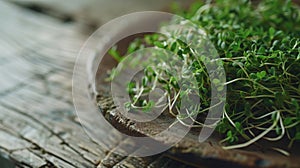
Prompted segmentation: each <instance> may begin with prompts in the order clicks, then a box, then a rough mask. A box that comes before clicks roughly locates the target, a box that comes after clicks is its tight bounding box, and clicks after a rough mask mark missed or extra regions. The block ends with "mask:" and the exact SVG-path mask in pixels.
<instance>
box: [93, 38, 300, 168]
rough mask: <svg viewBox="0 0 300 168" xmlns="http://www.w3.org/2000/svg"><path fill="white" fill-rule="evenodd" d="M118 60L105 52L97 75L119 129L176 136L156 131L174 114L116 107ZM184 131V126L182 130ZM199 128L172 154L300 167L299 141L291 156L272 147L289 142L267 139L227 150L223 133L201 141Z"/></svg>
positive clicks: (195, 162) (102, 103)
mask: <svg viewBox="0 0 300 168" xmlns="http://www.w3.org/2000/svg"><path fill="white" fill-rule="evenodd" d="M142 35H143V34H140V35H134V36H130V37H127V38H125V39H123V40H121V41H120V42H118V46H119V48H118V49H119V50H120V52H121V53H124V51H125V50H126V48H127V47H128V44H129V43H130V42H131V41H132V40H133V39H135V38H136V37H138V36H142ZM116 65H117V62H116V61H115V60H114V59H113V58H112V57H111V56H109V55H108V54H107V55H105V56H104V58H103V59H102V62H101V64H100V65H99V68H98V71H97V75H96V83H95V84H94V85H95V88H96V92H97V93H96V94H98V95H97V101H98V102H97V103H98V105H99V107H100V109H101V112H102V113H103V115H104V116H105V118H106V119H107V120H108V121H109V122H110V123H111V124H112V125H113V126H114V127H115V128H117V129H118V130H119V131H121V132H123V133H126V134H128V135H131V136H148V137H152V138H154V139H155V140H157V141H159V142H162V143H165V144H168V143H169V141H170V139H172V138H176V136H177V135H176V133H175V134H169V135H165V136H163V137H159V138H158V137H155V136H154V135H155V134H157V133H159V132H161V131H162V130H164V129H166V128H167V127H168V126H169V123H172V121H174V118H172V117H170V116H168V115H162V116H160V117H158V118H157V119H155V120H153V121H151V122H146V123H140V122H135V121H132V120H130V119H127V118H125V117H124V116H122V114H121V113H120V112H118V111H116V110H114V103H113V101H112V98H111V96H110V83H109V82H107V81H105V79H106V78H107V73H106V72H108V71H109V70H111V69H112V68H113V67H115V66H116ZM178 131H179V132H180V130H178ZM199 131H200V130H199V129H192V130H191V131H190V132H189V133H188V134H187V136H186V137H185V138H184V139H182V140H181V141H180V142H179V143H178V144H176V145H175V146H173V147H172V148H171V149H170V150H168V151H167V152H166V154H167V155H169V156H170V157H171V158H173V159H175V160H177V161H181V162H184V163H186V164H189V165H192V166H196V167H202V166H199V165H208V166H211V167H295V168H296V167H300V152H299V151H298V150H297V149H299V147H300V146H299V144H295V145H294V147H293V149H291V150H290V151H289V152H290V153H291V155H290V156H285V155H283V154H281V153H279V152H276V151H275V150H273V149H272V147H278V148H283V149H286V147H287V142H280V143H278V142H277V143H275V142H274V143H270V142H267V141H264V140H261V141H259V142H258V143H255V144H254V145H252V146H249V147H247V148H243V149H238V150H224V149H222V146H221V145H220V144H219V141H220V140H221V139H222V137H221V135H219V134H218V133H214V134H213V135H212V136H211V137H210V138H209V139H208V140H207V141H205V142H203V143H199V142H198V134H199Z"/></svg>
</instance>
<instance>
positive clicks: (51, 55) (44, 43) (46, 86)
mask: <svg viewBox="0 0 300 168" xmlns="http://www.w3.org/2000/svg"><path fill="white" fill-rule="evenodd" d="M0 20H1V26H0V49H1V50H0V51H1V53H0V83H1V84H0V167H1V168H2V167H9V166H11V165H12V164H16V166H17V167H63V168H68V167H175V166H176V167H189V166H186V165H185V164H183V163H179V162H177V161H175V160H172V159H170V158H169V157H168V156H165V155H164V154H161V155H157V156H153V157H148V158H132V157H123V156H119V155H115V154H114V153H112V152H111V151H105V150H103V144H98V143H96V142H95V141H94V140H92V139H90V138H89V137H88V136H87V134H86V133H85V132H84V131H83V129H82V128H81V126H80V123H79V122H78V119H77V117H76V114H75V110H74V107H73V104H72V94H71V87H72V86H71V82H72V81H71V79H72V70H73V65H74V61H75V58H76V56H77V53H78V51H79V49H80V47H81V45H82V44H83V42H84V41H85V40H86V38H87V35H84V34H82V31H81V30H80V29H79V28H78V27H80V26H78V23H76V22H74V23H73V22H71V23H70V22H64V21H65V20H63V19H61V18H60V17H50V16H46V15H42V14H39V13H36V12H33V11H30V10H27V9H24V8H21V7H19V6H16V5H14V4H11V3H8V2H6V1H0ZM106 143H109V144H111V145H115V144H118V143H116V142H113V141H112V142H106ZM8 160H9V161H8ZM12 162H13V163H12Z"/></svg>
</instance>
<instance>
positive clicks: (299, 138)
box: [294, 132, 300, 140]
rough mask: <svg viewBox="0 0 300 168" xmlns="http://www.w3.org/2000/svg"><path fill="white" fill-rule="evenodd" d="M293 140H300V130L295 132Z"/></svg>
mask: <svg viewBox="0 0 300 168" xmlns="http://www.w3.org/2000/svg"><path fill="white" fill-rule="evenodd" d="M294 139H295V140H300V132H297V133H296V135H295V137H294Z"/></svg>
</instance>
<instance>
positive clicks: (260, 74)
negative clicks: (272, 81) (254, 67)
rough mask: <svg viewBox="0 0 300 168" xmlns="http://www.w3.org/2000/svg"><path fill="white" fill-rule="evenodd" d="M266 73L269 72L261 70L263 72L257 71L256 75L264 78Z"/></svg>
mask: <svg viewBox="0 0 300 168" xmlns="http://www.w3.org/2000/svg"><path fill="white" fill-rule="evenodd" d="M266 75H267V72H266V71H261V72H257V73H256V76H257V78H259V79H263V78H264V77H265V76H266Z"/></svg>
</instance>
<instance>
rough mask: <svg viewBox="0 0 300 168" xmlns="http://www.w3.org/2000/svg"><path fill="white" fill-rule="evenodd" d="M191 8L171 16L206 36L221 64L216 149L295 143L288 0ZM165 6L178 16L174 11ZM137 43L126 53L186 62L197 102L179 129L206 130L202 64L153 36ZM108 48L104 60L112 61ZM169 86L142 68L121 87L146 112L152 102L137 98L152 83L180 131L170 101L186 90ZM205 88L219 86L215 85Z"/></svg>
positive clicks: (298, 32) (298, 104)
mask: <svg viewBox="0 0 300 168" xmlns="http://www.w3.org/2000/svg"><path fill="white" fill-rule="evenodd" d="M199 4H200V3H199V2H198V3H197V6H199V7H200V8H199V9H198V10H197V11H196V10H195V9H194V8H192V9H191V10H190V11H187V12H178V13H180V14H181V15H183V16H186V17H187V18H189V19H191V20H192V21H193V23H195V24H197V25H199V27H201V28H204V29H205V30H206V31H207V33H208V35H209V39H210V40H211V41H212V42H213V44H214V45H215V47H216V49H217V51H218V54H219V55H220V59H221V60H222V62H223V66H224V68H225V71H226V80H227V81H226V83H225V85H226V86H227V102H226V108H225V111H224V114H223V117H222V120H221V121H220V122H219V123H218V124H217V129H216V130H217V131H218V132H220V133H221V134H222V135H224V140H223V141H221V143H226V144H224V145H225V147H224V148H225V149H232V148H240V147H246V146H249V145H250V144H253V143H255V142H256V141H258V140H260V139H262V138H263V139H266V140H269V141H277V140H280V139H282V138H283V137H286V138H288V139H289V140H290V146H289V147H291V146H292V144H293V143H294V141H297V140H300V80H299V79H300V9H299V8H298V7H296V6H295V5H293V4H292V3H291V2H290V1H274V0H264V1H262V2H260V3H259V4H251V2H250V1H246V0H243V1H234V0H229V1H218V0H217V1H216V2H215V3H213V4H211V3H208V4H202V6H200V5H199ZM173 8H175V9H177V10H178V7H177V6H176V5H175V6H173ZM195 11H196V12H195ZM142 41H143V42H141V41H135V42H134V43H132V44H131V45H130V47H129V48H128V53H132V52H134V51H135V50H137V49H139V48H140V47H143V45H144V44H147V45H152V46H155V47H157V48H162V49H166V50H169V51H171V52H173V53H175V54H177V56H178V57H179V58H181V59H182V61H189V63H190V64H189V66H188V67H187V68H189V69H190V70H191V71H190V72H193V74H192V75H194V76H195V77H196V79H197V82H198V86H197V87H198V88H197V89H198V90H199V93H198V96H199V97H200V99H201V104H195V106H194V107H191V109H190V113H188V114H189V115H190V116H195V115H198V118H197V120H195V122H194V124H193V125H188V124H187V126H189V127H203V126H208V127H209V126H212V125H204V124H203V120H202V119H201V117H202V116H205V114H207V111H208V110H209V109H210V108H211V107H209V105H210V101H211V97H210V91H211V89H210V86H211V83H210V80H209V78H208V75H207V71H206V68H205V66H204V65H203V63H201V62H199V60H196V59H193V55H194V54H195V52H193V50H192V49H191V48H189V46H188V45H187V44H185V43H183V42H182V41H180V40H176V39H171V38H167V37H165V36H162V35H159V34H154V35H146V36H145V38H144V39H142ZM137 42H138V44H137ZM114 50H115V48H113V50H112V51H111V54H112V56H113V57H115V58H116V59H118V60H119V59H120V56H119V55H118V54H116V51H114ZM173 68H175V69H176V67H173ZM176 81H178V79H176V78H175V77H174V76H172V75H171V74H169V73H168V71H167V70H165V69H164V67H163V66H162V65H158V66H156V67H155V68H148V69H146V70H145V72H144V76H143V78H142V80H141V81H136V82H134V83H129V84H128V90H127V91H128V93H129V95H130V96H131V97H132V99H133V102H131V103H129V104H127V107H129V108H130V107H131V108H143V107H144V108H145V109H146V110H147V109H149V108H150V107H153V106H157V105H158V104H159V103H156V102H150V101H147V100H146V99H143V98H142V97H143V95H147V94H148V93H149V92H150V90H151V89H153V88H154V87H156V85H158V84H160V85H161V86H162V88H163V89H164V91H165V97H166V98H167V99H168V104H167V106H166V109H168V111H169V112H170V114H171V115H173V116H174V117H176V118H177V120H178V121H179V122H181V123H182V124H184V125H186V123H184V122H183V121H182V119H184V118H187V117H190V116H186V115H181V114H178V113H176V108H178V107H177V106H179V105H180V103H179V104H176V103H175V102H178V101H180V98H181V97H182V96H183V95H186V94H187V92H188V91H187V90H185V91H183V90H181V89H180V87H179V86H178V83H177V82H176ZM212 82H213V83H214V84H218V83H220V81H219V80H218V79H213V80H212ZM218 89H220V90H222V88H221V87H220V88H218ZM173 109H175V110H173ZM228 145H229V146H228Z"/></svg>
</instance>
